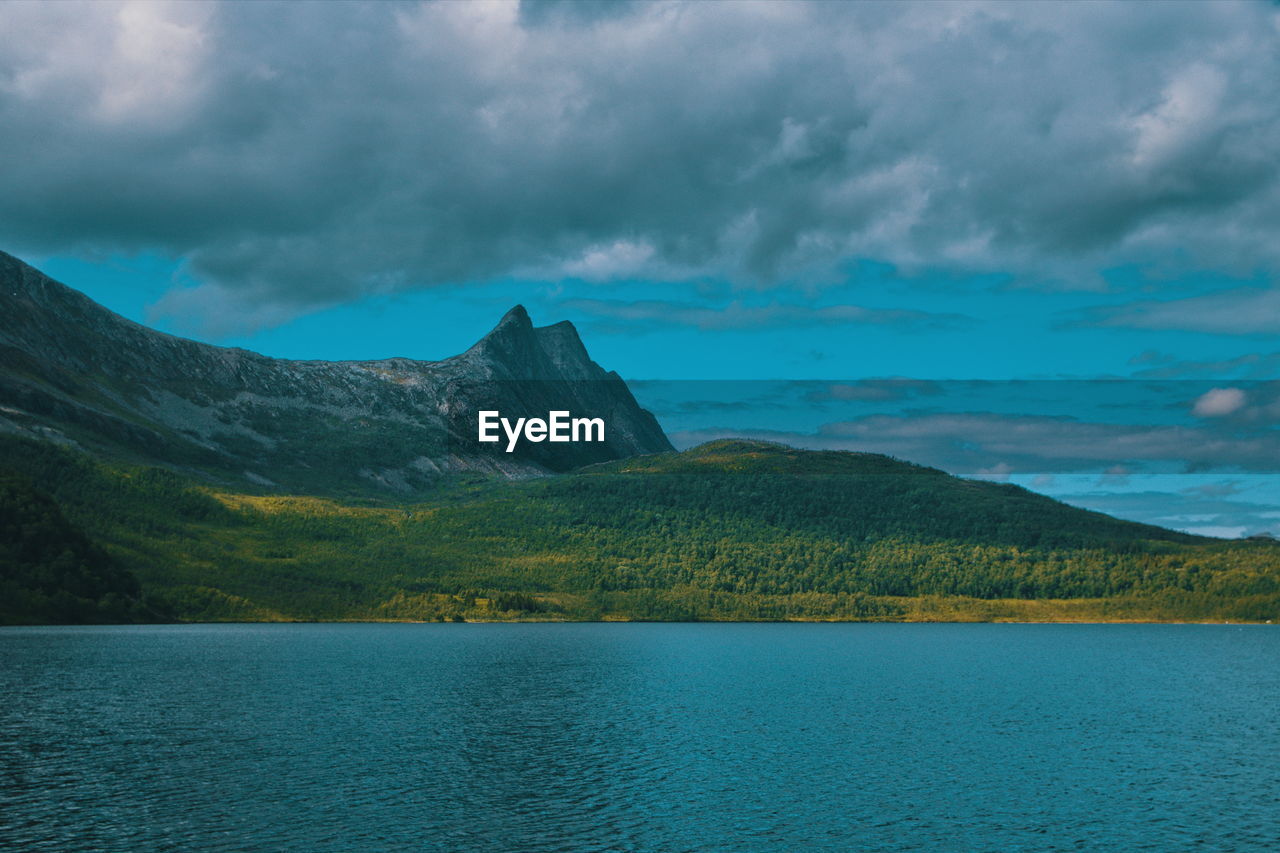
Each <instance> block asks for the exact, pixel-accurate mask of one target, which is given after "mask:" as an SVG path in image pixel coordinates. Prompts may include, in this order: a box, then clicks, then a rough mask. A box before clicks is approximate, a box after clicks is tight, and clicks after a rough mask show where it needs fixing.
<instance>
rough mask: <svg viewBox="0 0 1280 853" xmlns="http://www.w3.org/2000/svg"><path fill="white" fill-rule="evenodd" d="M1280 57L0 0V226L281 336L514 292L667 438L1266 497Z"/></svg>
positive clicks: (159, 311) (1175, 44)
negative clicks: (773, 444) (571, 331)
mask: <svg viewBox="0 0 1280 853" xmlns="http://www.w3.org/2000/svg"><path fill="white" fill-rule="evenodd" d="M1276 80H1280V5H1277V4H1275V3H1267V2H1256V3H1235V2H1215V3H1167V4H1159V3H1107V2H1096V3H1034V4H1029V3H1004V2H994V3H983V2H976V3H962V2H947V3H936V4H928V3H889V4H880V3H871V2H866V3H822V2H818V3H806V2H782V3H770V2H741V3H733V2H722V3H711V2H688V3H680V2H611V3H595V2H590V1H589V0H584V2H553V0H543V1H542V2H523V3H486V2H467V3H461V2H440V3H394V2H387V3H367V4H351V3H341V2H326V3H316V4H308V3H268V2H262V3H236V2H229V3H194V2H192V3H186V2H184V3H164V2H154V3H135V2H125V3H113V2H101V3H92V4H78V3H59V4H51V3H25V2H9V3H5V4H0V154H2V155H3V161H2V162H3V163H4V164H5V165H4V167H3V168H0V248H3V249H4V250H6V251H9V252H11V253H13V254H16V255H18V256H19V257H21V258H23V259H24V260H27V261H28V262H30V263H33V264H35V265H36V266H38V267H39V268H41V269H42V270H44V271H45V272H47V273H49V274H50V275H52V276H54V277H55V278H58V279H59V280H62V281H64V282H66V283H67V284H70V285H71V286H73V287H76V288H78V289H80V290H82V291H84V292H86V293H87V294H89V295H90V296H91V297H93V298H94V299H96V300H98V301H99V302H101V303H102V304H104V305H106V306H107V307H109V308H111V309H113V310H115V311H118V312H120V313H122V314H124V315H125V316H128V317H130V318H132V319H135V320H138V321H139V322H144V323H146V324H148V325H151V326H154V327H156V328H159V329H162V330H165V331H168V332H172V333H175V334H182V335H186V336H189V337H194V338H197V339H200V340H205V341H209V342H212V343H218V344H224V345H234V346H243V347H247V348H250V349H254V350H257V351H260V352H263V353H266V354H268V355H274V356H280V357H291V358H330V359H346V358H379V357H386V356H407V357H411V358H421V359H436V358H443V357H447V356H449V355H452V354H455V353H457V352H460V351H462V350H464V349H465V348H466V347H467V346H469V345H470V344H471V343H472V342H474V340H475V339H477V338H478V337H480V336H481V335H482V334H484V332H485V331H487V330H488V329H489V328H490V327H492V326H493V325H494V323H496V321H497V320H498V318H499V317H500V316H501V315H502V314H503V313H504V312H505V311H506V310H507V309H508V308H510V307H511V306H512V305H513V304H516V303H522V304H524V305H525V306H526V307H527V308H528V309H529V311H530V313H531V314H532V316H533V318H534V320H535V322H537V323H540V324H543V323H552V322H556V321H559V320H564V319H568V320H572V321H573V322H574V323H575V325H577V326H578V328H579V330H580V332H581V334H582V336H583V338H584V340H585V342H586V344H587V346H588V348H589V350H590V351H591V353H592V355H593V357H594V358H595V359H596V360H597V361H598V362H600V363H601V364H603V365H604V366H606V367H607V368H610V369H614V370H617V371H618V372H619V373H621V374H622V375H623V376H624V377H626V378H628V379H630V380H647V382H638V383H637V384H636V389H637V393H638V395H639V396H640V398H641V400H642V402H644V403H646V404H647V405H651V406H652V407H653V408H654V410H655V411H656V412H657V414H658V415H659V417H660V419H661V420H662V422H663V424H664V426H666V428H667V429H668V431H669V432H670V433H672V435H673V438H674V439H675V440H676V442H677V444H678V445H680V446H688V445H689V444H691V443H696V441H698V440H701V439H704V438H707V437H712V436H716V435H726V434H748V433H750V434H752V435H759V436H764V437H773V438H775V439H777V440H782V441H787V442H789V443H793V444H798V445H801V446H814V447H837V448H844V449H875V450H877V451H878V452H889V453H893V454H894V455H898V456H902V457H904V458H913V459H916V460H918V461H928V462H930V463H931V464H937V465H939V466H941V467H944V468H947V469H948V470H952V471H954V472H956V473H962V474H964V475H966V476H984V477H991V478H996V479H1008V480H1011V481H1013V482H1017V483H1020V484H1022V485H1026V486H1028V487H1029V488H1034V489H1037V490H1039V491H1043V492H1045V493H1048V494H1052V495H1054V496H1055V497H1061V498H1063V499H1065V500H1069V501H1071V502H1073V503H1077V504H1079V505H1087V506H1093V507H1096V508H1100V509H1105V510H1106V511H1109V512H1114V513H1117V514H1120V515H1123V516H1124V517H1130V518H1139V519H1141V520H1148V521H1154V522H1156V523H1161V524H1166V525H1168V526H1175V527H1179V528H1182V529H1191V530H1197V531H1201V532H1207V533H1214V534H1216V535H1224V536H1235V535H1241V534H1244V533H1252V532H1256V531H1259V530H1280V486H1278V485H1277V482H1276V478H1275V476H1274V475H1273V472H1272V470H1271V467H1272V463H1271V462H1270V460H1271V459H1274V458H1278V457H1277V456H1276V455H1275V454H1274V453H1273V452H1272V451H1273V450H1275V449H1277V446H1276V423H1277V419H1278V418H1280V386H1277V385H1276V384H1275V383H1272V382H1269V381H1268V380H1276V379H1280V286H1278V285H1277V278H1276V275H1277V270H1278V269H1280V240H1276V239H1275V235H1276V234H1277V232H1278V230H1280V229H1278V226H1280V156H1277V152H1280V98H1277V97H1276V96H1275V93H1276V82H1275V81H1276ZM890 378H897V379H896V380H895V381H889V380H890ZM904 378H905V380H911V382H905V381H904ZM979 380H980V381H979ZM1014 380H1018V381H1014ZM912 382H923V383H933V384H932V385H931V386H930V385H928V384H926V385H914V384H911V383H912ZM664 383H665V384H664ZM814 383H816V384H814ZM923 387H927V388H931V389H932V390H931V391H929V392H928V393H925V392H922V391H920V390H919V389H920V388H923ZM824 389H827V390H824ZM831 389H834V390H831ZM646 395H648V396H646ZM1108 472H1110V473H1108Z"/></svg>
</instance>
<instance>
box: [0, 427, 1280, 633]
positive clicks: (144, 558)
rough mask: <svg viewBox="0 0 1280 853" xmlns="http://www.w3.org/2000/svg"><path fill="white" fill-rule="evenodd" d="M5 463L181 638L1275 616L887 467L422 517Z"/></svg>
mask: <svg viewBox="0 0 1280 853" xmlns="http://www.w3.org/2000/svg"><path fill="white" fill-rule="evenodd" d="M0 459H5V460H8V462H7V464H8V465H9V467H11V468H14V469H17V470H18V471H20V472H21V473H22V474H23V475H25V476H26V477H28V478H30V480H31V481H32V482H35V483H37V484H39V486H40V488H41V489H43V490H45V491H47V492H48V493H49V494H51V495H53V497H54V498H55V499H56V500H57V502H58V504H59V505H60V507H61V508H62V511H63V512H64V513H65V515H66V517H67V518H68V519H70V521H71V522H73V523H74V524H76V525H78V526H79V527H80V528H81V529H83V530H84V531H85V532H86V533H87V534H88V536H90V537H91V538H93V539H94V540H95V542H97V543H99V544H100V545H101V547H102V548H103V549H104V550H105V551H106V553H107V554H109V555H110V557H111V559H112V560H114V561H115V562H116V563H117V564H118V565H120V566H122V567H125V568H127V569H128V570H130V571H131V572H133V573H134V574H135V575H136V577H137V578H138V579H139V580H140V581H141V584H142V589H143V592H144V593H145V597H146V601H147V603H148V606H149V607H150V608H151V609H152V610H153V611H156V612H165V611H167V612H171V613H173V614H175V616H176V617H178V618H184V619H217V620H220V619H325V620H327V619H426V620H432V619H891V620H912V619H957V620H967V619H1048V620H1079V619H1090V620H1093V619H1098V620H1119V619H1143V620H1148V619H1153V620H1202V619H1203V620H1222V619H1230V620H1257V621H1263V620H1267V619H1275V618H1280V547H1277V546H1276V545H1274V544H1272V543H1266V542H1222V541H1219V540H1211V539H1204V538H1199V537H1192V536H1187V535H1184V534H1179V533H1175V532H1172V531H1168V530H1163V529H1161V528H1155V527H1150V526H1145V525H1139V524H1133V523H1130V522H1124V521H1119V520H1117V519H1113V518H1110V517H1107V516H1104V515H1100V514H1098V513H1092V512H1087V511H1084V510H1079V509H1075V508H1072V507H1069V506H1066V505H1064V504H1060V503H1058V502H1056V501H1053V500H1050V499H1048V498H1045V497H1043V496H1040V495H1035V494H1033V493H1031V492H1028V491H1026V490H1024V489H1020V488H1018V487H1015V486H1010V485H1003V484H996V483H989V482H980V481H973V480H965V479H960V478H956V477H951V476H949V475H947V474H945V473H943V472H941V471H937V470H934V469H929V468H923V467H920V466H916V465H911V464H908V463H904V462H899V461H897V460H893V459H889V458H887V457H883V456H876V455H871V454H853V453H818V452H808V451H799V450H794V449H791V448H786V447H782V446H779V445H772V444H764V443H759V442H736V441H735V442H716V443H712V444H709V445H704V446H702V447H699V448H695V449H693V450H690V451H686V452H684V453H679V454H676V453H669V454H660V455H656V456H648V457H640V458H636V459H631V460H626V461H622V462H614V463H607V464H603V465H597V466H593V467H590V468H586V469H582V470H580V471H578V472H576V473H572V474H568V475H562V476H556V477H545V478H538V479H532V480H524V481H518V482H506V481H497V480H487V479H482V478H480V477H475V478H472V480H470V481H453V482H450V483H448V484H442V485H441V486H440V487H439V489H438V490H437V491H436V492H435V493H432V494H429V495H426V496H424V497H422V498H419V499H416V500H415V501H413V502H390V501H386V500H376V499H373V498H369V499H364V500H357V499H350V498H347V499H343V500H337V499H333V498H327V497H318V496H289V495H279V494H270V493H267V492H265V491H264V492H262V493H257V494H246V493H243V492H235V493H232V492H227V491H223V490H221V489H219V487H218V486H217V485H216V484H209V483H199V482H196V481H193V480H190V479H185V478H183V477H182V476H180V475H178V474H175V473H173V472H170V471H165V470H160V469H143V468H128V469H127V468H119V467H110V466H106V465H104V464H102V463H99V462H95V461H92V460H90V459H89V458H88V457H85V456H82V455H78V454H75V453H72V452H70V451H66V450H62V449H58V448H55V447H53V446H51V445H48V444H38V443H33V442H19V441H17V440H14V439H5V440H4V443H3V444H0ZM31 618H32V619H33V620H34V621H40V617H39V616H38V615H36V616H32V617H31Z"/></svg>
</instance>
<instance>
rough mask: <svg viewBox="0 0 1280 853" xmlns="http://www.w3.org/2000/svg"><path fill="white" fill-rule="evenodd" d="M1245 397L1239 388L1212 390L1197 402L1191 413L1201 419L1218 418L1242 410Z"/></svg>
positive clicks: (1245, 400)
mask: <svg viewBox="0 0 1280 853" xmlns="http://www.w3.org/2000/svg"><path fill="white" fill-rule="evenodd" d="M1246 402H1247V397H1246V396H1245V393H1244V391H1242V390H1240V389H1239V388H1214V389H1211V390H1209V391H1206V392H1205V393H1204V394H1202V395H1201V396H1200V397H1199V398H1198V399H1197V400H1196V404H1195V407H1194V408H1193V409H1192V412H1193V413H1194V414H1196V415H1198V416H1199V417H1202V418H1218V417H1222V416H1223V415H1230V414H1232V413H1234V412H1238V411H1240V410H1241V409H1243V408H1244V405H1245V403H1246Z"/></svg>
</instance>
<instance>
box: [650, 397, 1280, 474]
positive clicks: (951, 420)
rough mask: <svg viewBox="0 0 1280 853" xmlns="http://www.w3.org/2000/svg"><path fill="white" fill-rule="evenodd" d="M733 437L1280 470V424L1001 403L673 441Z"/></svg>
mask: <svg viewBox="0 0 1280 853" xmlns="http://www.w3.org/2000/svg"><path fill="white" fill-rule="evenodd" d="M727 437H740V438H760V439H764V440H769V441H781V442H784V443H787V444H792V445H795V446H797V447H804V448H810V449H815V450H858V451H867V452H871V453H883V454H886V455H889V456H894V457H897V458H900V459H909V460H911V461H913V462H918V463H921V464H925V465H931V466H934V467H937V468H942V469H943V470H946V471H950V472H951V473H954V474H965V475H990V474H992V473H999V472H1003V473H1005V474H1015V473H1016V474H1040V473H1049V474H1066V473H1072V472H1089V471H1096V472H1099V473H1105V474H1106V475H1109V477H1110V478H1111V480H1113V481H1115V482H1118V481H1119V480H1120V478H1123V477H1125V476H1127V475H1128V474H1129V473H1133V472H1139V471H1167V472H1173V473H1176V472H1197V471H1213V470H1241V471H1249V472H1254V473H1275V472H1276V470H1277V464H1278V463H1280V433H1277V432H1276V431H1275V430H1274V429H1271V428H1269V427H1264V428H1262V429H1256V430H1252V431H1237V430H1233V431H1229V432H1223V431H1221V430H1217V429H1211V428H1209V427H1207V426H1178V425H1143V424H1117V423H1096V422H1088V421H1081V420H1077V419H1075V418H1069V417H1051V416H1043V415H1003V414H997V413H991V412H949V413H938V412H924V413H906V414H895V415H868V416H866V417H860V418H854V419H850V420H844V421H835V422H831V423H826V424H823V425H822V426H821V427H820V428H819V429H817V430H816V431H813V432H799V431H785V430H734V429H727V428H707V429H691V430H681V431H676V432H675V433H674V434H673V435H672V441H673V442H674V443H676V445H677V446H678V447H681V448H683V447H689V446H692V445H693V444H698V443H701V442H703V441H711V440H713V439H716V438H727ZM1112 484H1115V483H1114V482H1113V483H1112Z"/></svg>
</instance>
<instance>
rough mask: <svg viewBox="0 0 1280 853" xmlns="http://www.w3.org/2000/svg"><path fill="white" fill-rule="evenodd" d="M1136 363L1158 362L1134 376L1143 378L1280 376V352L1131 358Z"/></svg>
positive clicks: (1254, 377)
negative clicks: (1202, 358) (1185, 358)
mask: <svg viewBox="0 0 1280 853" xmlns="http://www.w3.org/2000/svg"><path fill="white" fill-rule="evenodd" d="M1129 363H1130V364H1132V365H1139V364H1154V365H1160V366H1157V367H1149V368H1145V369H1143V370H1139V371H1137V372H1136V373H1135V374H1134V375H1135V376H1137V377H1140V378H1143V379H1186V378H1192V377H1214V378H1240V379H1270V378H1274V377H1276V376H1278V375H1280V352H1272V353H1246V354H1245V355H1241V356H1236V357H1235V358H1224V359H1217V360H1210V361H1177V360H1175V359H1174V358H1173V357H1172V356H1170V357H1168V358H1167V359H1166V358H1163V357H1162V358H1161V360H1159V361H1155V360H1138V358H1137V357H1135V358H1134V359H1130V360H1129Z"/></svg>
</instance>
